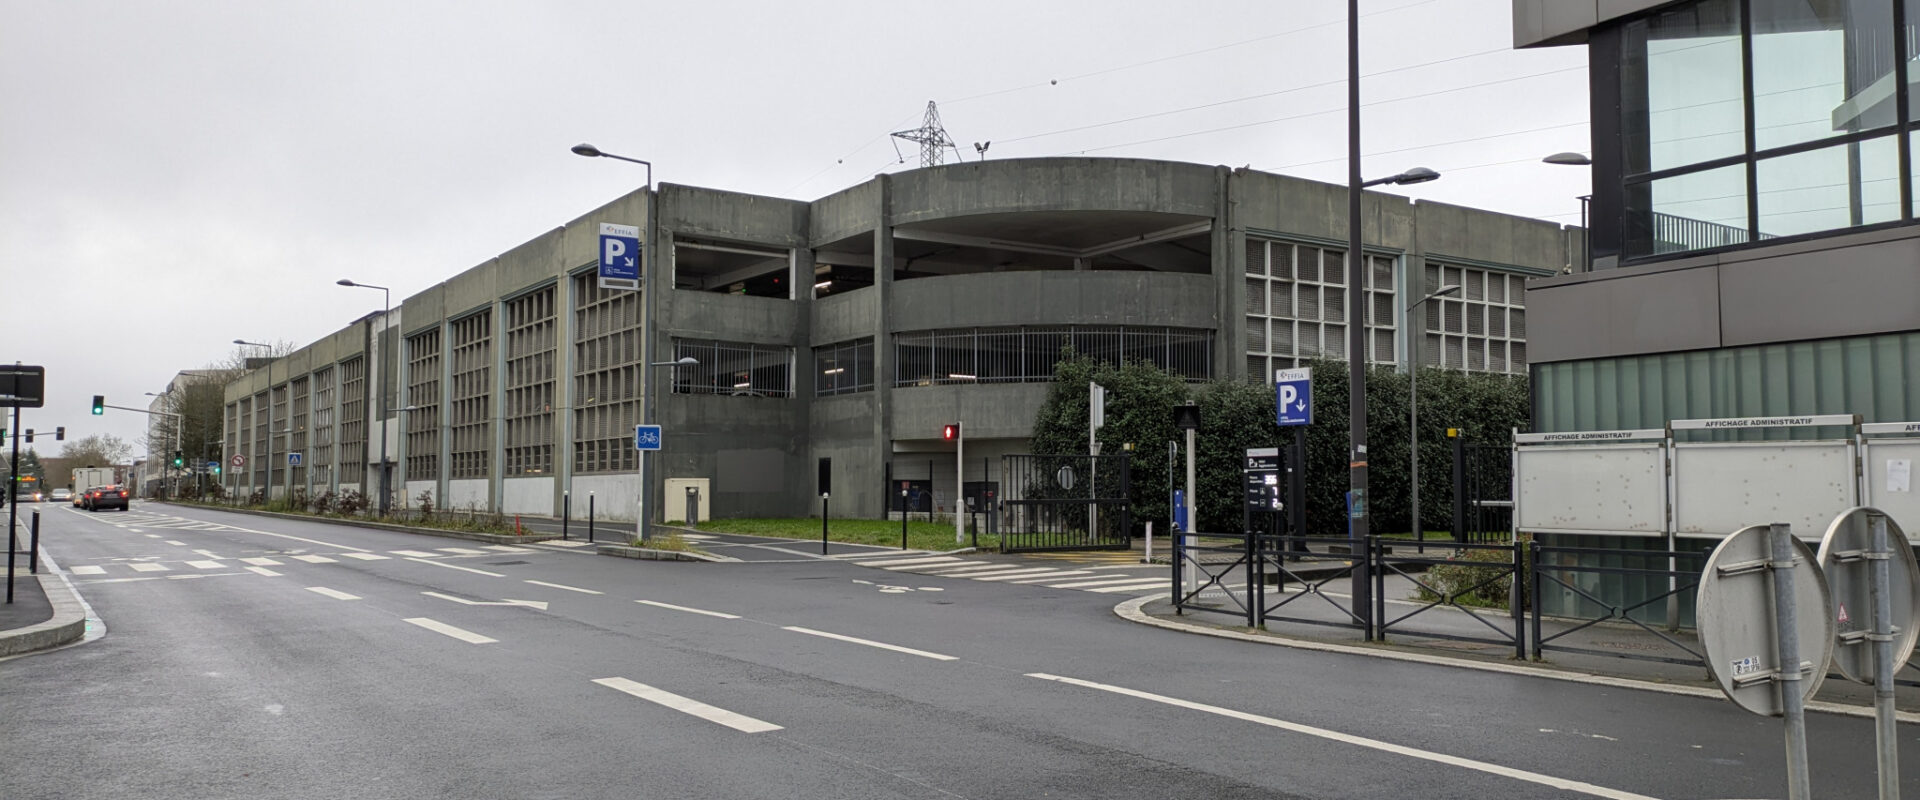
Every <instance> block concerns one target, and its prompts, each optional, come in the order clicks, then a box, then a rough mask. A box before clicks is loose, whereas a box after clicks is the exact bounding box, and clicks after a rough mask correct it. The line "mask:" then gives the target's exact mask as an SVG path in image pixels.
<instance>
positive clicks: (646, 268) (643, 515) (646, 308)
mask: <svg viewBox="0 0 1920 800" xmlns="http://www.w3.org/2000/svg"><path fill="white" fill-rule="evenodd" d="M571 149H572V150H573V153H574V155H578V156H584V157H586V158H611V159H614V160H616V161H626V162H629V163H633V164H639V165H641V166H643V167H646V168H647V229H646V239H645V241H644V243H643V246H644V247H645V248H646V256H645V257H644V258H642V259H641V260H640V288H641V291H644V292H646V296H645V297H642V298H641V304H640V355H641V358H643V359H648V363H649V364H650V365H651V366H656V367H658V366H673V365H677V364H687V363H698V362H694V361H693V357H692V356H688V357H686V358H683V359H680V360H679V361H665V362H654V361H652V360H651V359H652V358H653V355H654V343H653V320H654V317H655V314H657V313H658V311H659V299H658V294H659V293H658V292H655V291H654V290H653V289H654V284H653V281H652V280H651V279H650V273H652V272H653V264H654V262H656V261H658V260H659V240H660V237H659V236H658V231H659V228H660V196H659V194H657V193H656V192H654V190H653V162H651V161H647V160H645V159H640V158H632V157H629V156H623V155H617V154H614V153H608V152H605V151H602V150H601V149H600V148H598V147H594V146H593V145H590V144H587V143H585V142H582V143H580V144H576V145H574V146H573V147H572V148H571ZM640 422H641V424H648V425H650V424H652V423H653V370H652V369H645V370H641V371H640ZM639 473H640V474H639V476H638V477H639V479H640V491H639V493H638V497H639V499H638V500H637V504H636V507H635V509H634V519H635V522H634V526H635V527H636V528H637V529H638V530H639V534H640V539H641V541H646V540H647V539H648V538H649V536H648V527H649V525H650V522H649V520H648V518H647V500H648V496H649V495H651V494H652V487H650V486H649V485H648V484H647V451H645V450H642V451H640V459H639Z"/></svg>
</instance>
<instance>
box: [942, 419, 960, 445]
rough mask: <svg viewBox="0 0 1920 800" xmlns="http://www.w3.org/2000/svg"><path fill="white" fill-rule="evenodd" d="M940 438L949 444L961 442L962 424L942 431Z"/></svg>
mask: <svg viewBox="0 0 1920 800" xmlns="http://www.w3.org/2000/svg"><path fill="white" fill-rule="evenodd" d="M940 438H942V439H945V440H947V441H949V442H956V441H959V440H960V423H958V422H956V423H953V424H952V425H948V426H946V427H944V428H941V429H940Z"/></svg>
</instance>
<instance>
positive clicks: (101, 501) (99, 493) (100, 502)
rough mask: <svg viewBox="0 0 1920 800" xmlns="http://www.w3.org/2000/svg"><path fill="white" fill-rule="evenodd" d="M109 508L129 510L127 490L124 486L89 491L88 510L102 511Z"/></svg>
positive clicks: (103, 487) (100, 487)
mask: <svg viewBox="0 0 1920 800" xmlns="http://www.w3.org/2000/svg"><path fill="white" fill-rule="evenodd" d="M108 508H117V509H120V510H121V511H125V510H127V489H126V487H124V486H98V487H95V488H92V489H89V490H87V500H86V509H87V510H88V511H100V510H103V509H108Z"/></svg>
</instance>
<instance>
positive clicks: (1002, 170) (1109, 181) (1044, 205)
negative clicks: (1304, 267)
mask: <svg viewBox="0 0 1920 800" xmlns="http://www.w3.org/2000/svg"><path fill="white" fill-rule="evenodd" d="M1225 172H1226V169H1225V168H1224V167H1207V166H1201V165H1199V164H1182V163H1177V162H1172V161H1148V160H1145V159H1134V158H1036V159H1022V158H1014V159H1006V160H1001V161H969V162H966V163H962V164H949V165H946V166H940V167H928V168H926V169H917V170H911V171H908V172H901V173H897V174H894V175H892V176H890V180H891V193H890V197H889V205H890V207H891V211H892V221H893V224H895V225H904V224H912V223H915V222H925V221H928V220H935V219H941V218H943V217H962V216H968V215H972V214H996V213H1008V212H1034V211H1157V212H1163V213H1170V214H1188V215H1192V216H1197V217H1217V216H1219V207H1220V182H1221V181H1222V180H1223V176H1224V174H1225Z"/></svg>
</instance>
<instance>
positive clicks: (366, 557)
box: [340, 553, 387, 561]
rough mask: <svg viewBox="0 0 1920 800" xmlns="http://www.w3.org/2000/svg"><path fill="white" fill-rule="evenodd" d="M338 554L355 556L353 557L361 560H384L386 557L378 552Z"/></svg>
mask: <svg viewBox="0 0 1920 800" xmlns="http://www.w3.org/2000/svg"><path fill="white" fill-rule="evenodd" d="M340 555H343V556H346V557H347V558H355V559H359V560H361V561H385V560H387V557H386V556H383V555H380V554H378V553H341V554H340Z"/></svg>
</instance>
